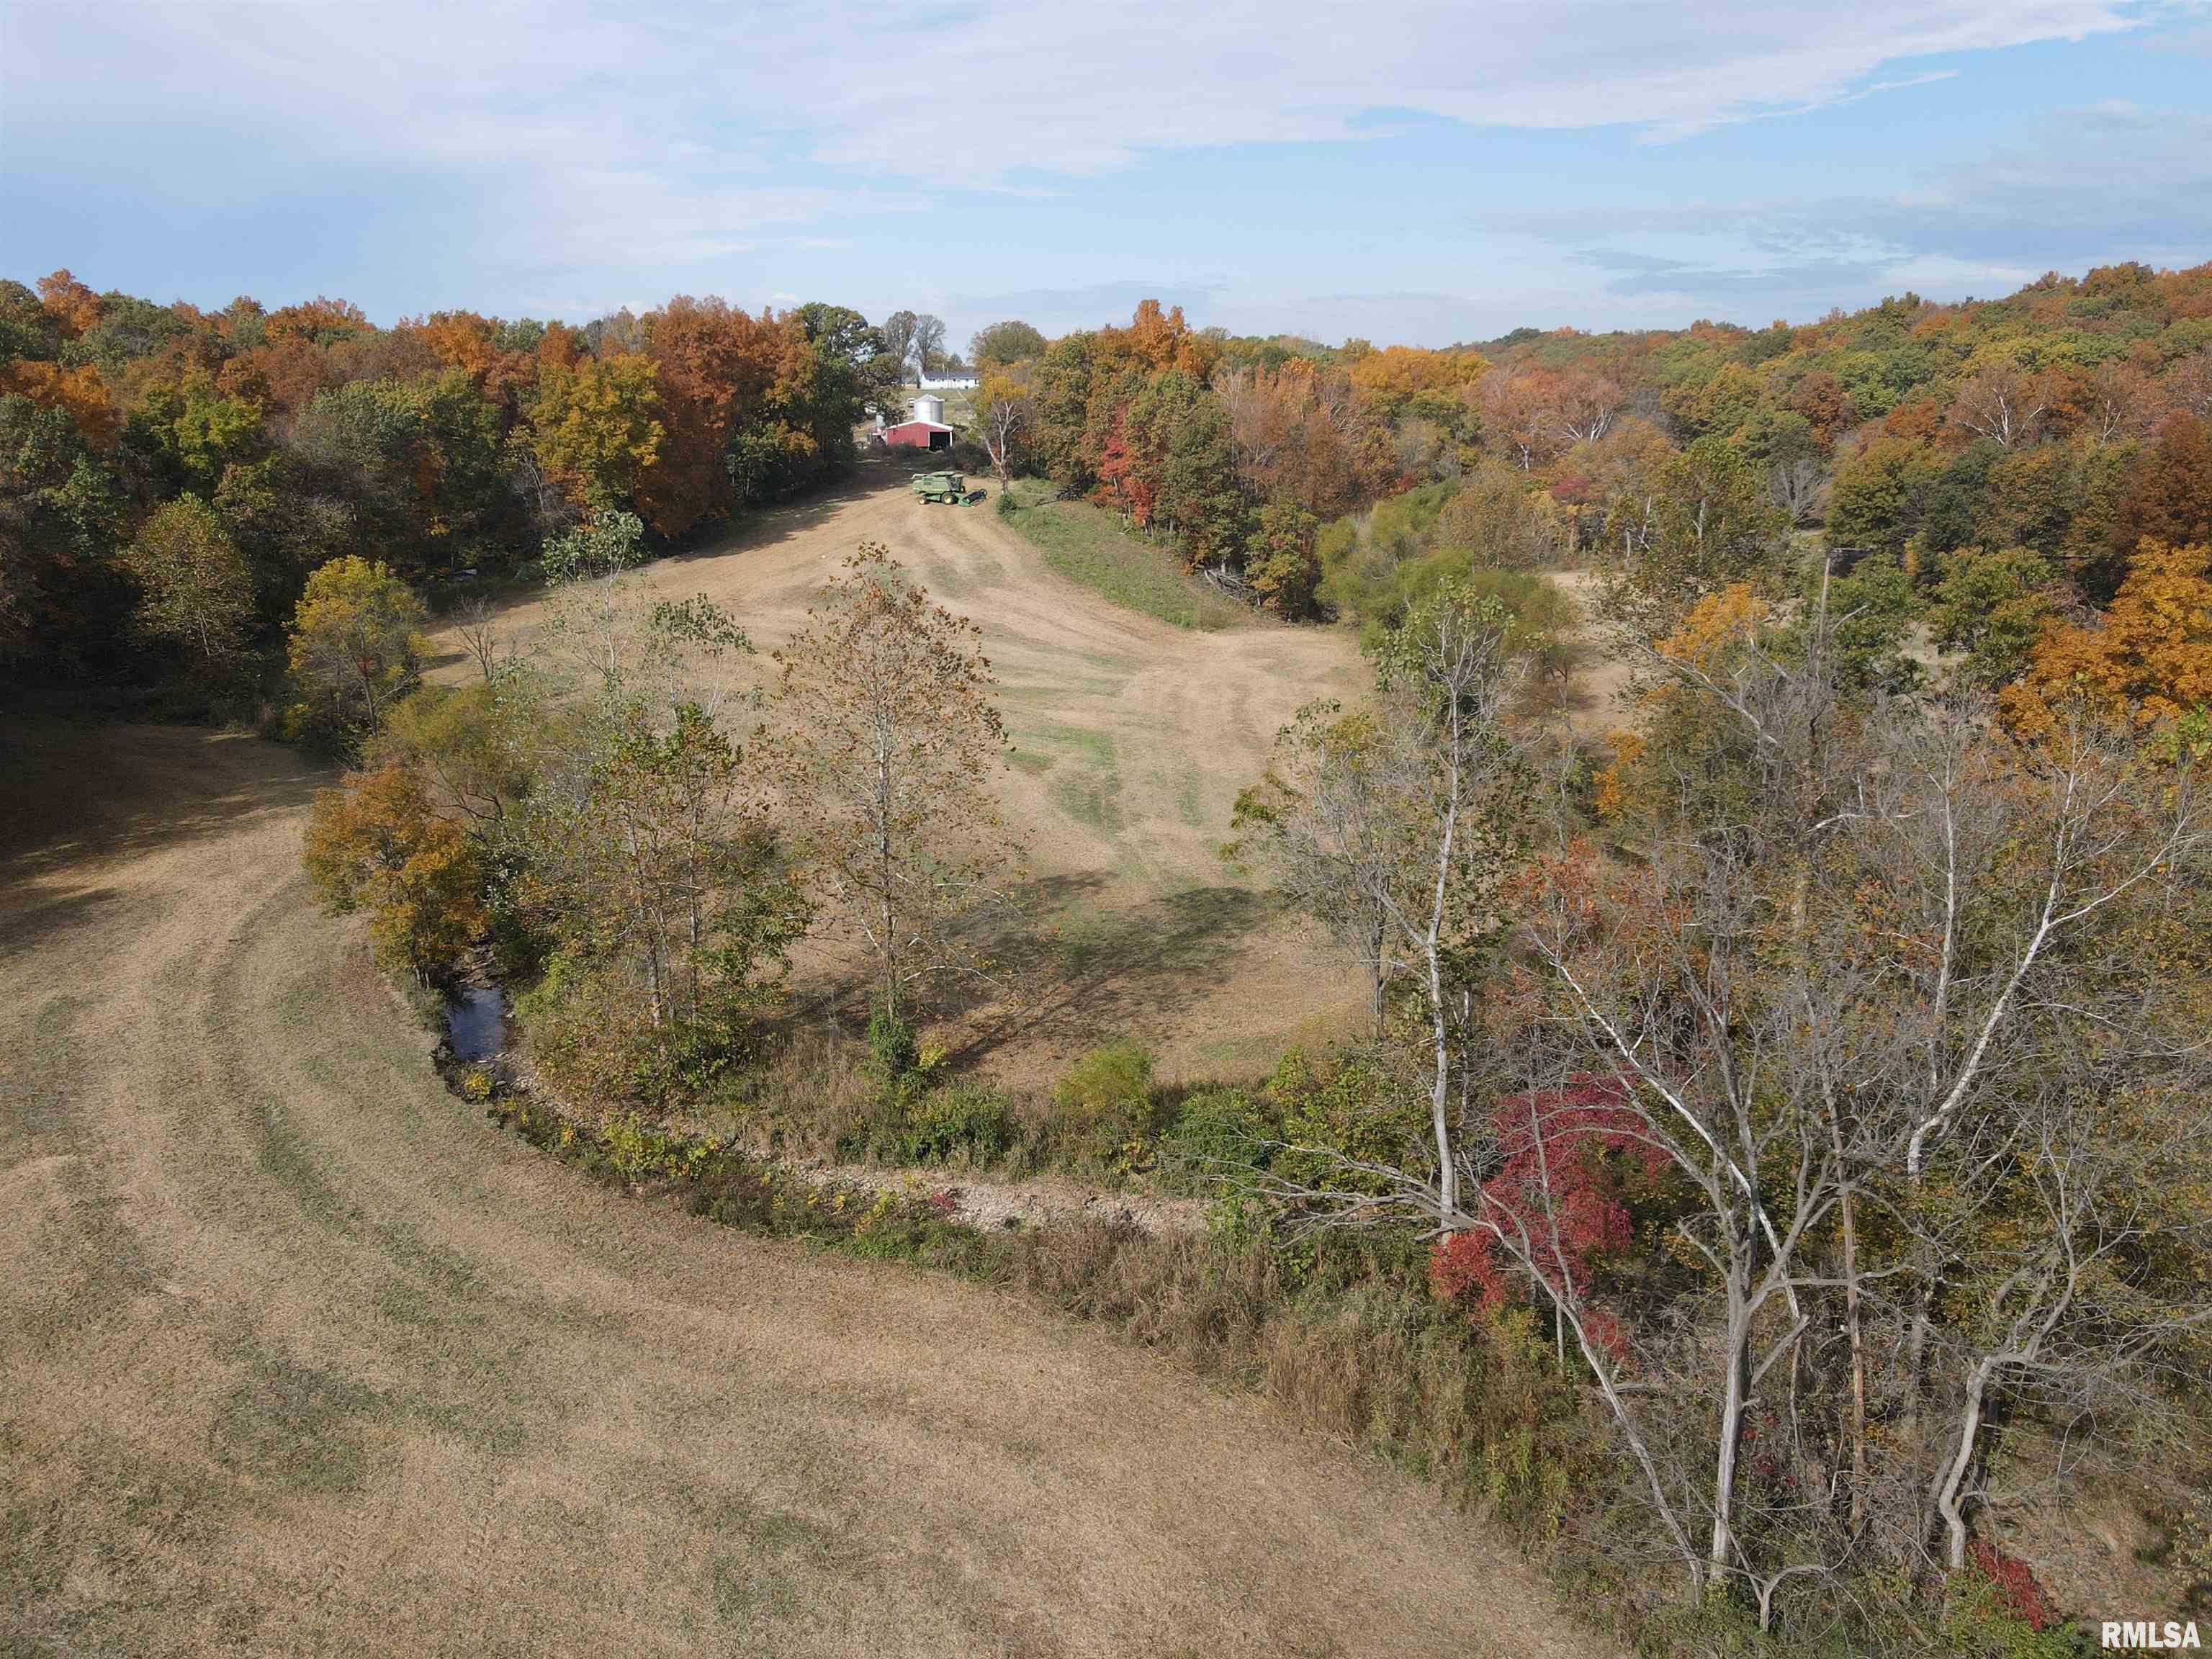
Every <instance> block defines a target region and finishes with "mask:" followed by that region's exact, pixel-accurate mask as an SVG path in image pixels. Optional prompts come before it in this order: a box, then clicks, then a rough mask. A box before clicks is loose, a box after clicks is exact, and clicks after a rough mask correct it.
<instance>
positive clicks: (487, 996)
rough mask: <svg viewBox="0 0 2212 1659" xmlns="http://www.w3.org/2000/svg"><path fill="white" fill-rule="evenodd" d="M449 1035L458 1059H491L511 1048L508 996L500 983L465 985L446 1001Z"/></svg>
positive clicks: (454, 1053) (447, 1031) (455, 1056)
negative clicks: (509, 1042) (508, 1036)
mask: <svg viewBox="0 0 2212 1659" xmlns="http://www.w3.org/2000/svg"><path fill="white" fill-rule="evenodd" d="M446 1035H447V1037H448V1038H449V1039H450V1040H451V1041H452V1042H453V1055H454V1058H456V1059H457V1060H489V1059H490V1058H491V1057H492V1056H493V1055H495V1054H498V1053H499V1052H500V1051H501V1049H502V1048H506V1047H507V999H506V997H505V996H503V995H502V994H501V992H500V988H499V987H497V986H496V985H465V986H463V987H461V988H460V989H459V991H458V992H457V993H455V994H453V996H450V997H448V998H447V1000H446Z"/></svg>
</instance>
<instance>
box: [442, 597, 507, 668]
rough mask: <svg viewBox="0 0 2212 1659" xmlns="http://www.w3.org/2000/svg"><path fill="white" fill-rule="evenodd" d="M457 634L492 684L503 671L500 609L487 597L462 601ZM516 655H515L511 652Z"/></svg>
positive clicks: (455, 629)
mask: <svg viewBox="0 0 2212 1659" xmlns="http://www.w3.org/2000/svg"><path fill="white" fill-rule="evenodd" d="M454 631H455V632H457V633H459V635H460V636H461V644H462V646H463V647H465V648H466V650H467V651H468V653H469V655H470V656H471V657H472V658H474V659H476V665H477V671H478V672H479V673H481V674H482V675H483V678H484V684H487V685H489V684H491V682H492V680H493V679H494V678H495V677H496V676H497V673H498V671H499V646H500V633H499V608H498V607H497V606H496V605H494V604H493V603H492V602H491V599H490V598H489V596H488V595H485V594H481V593H479V594H477V595H475V596H473V597H471V598H470V599H464V600H462V601H461V604H460V605H459V609H458V610H456V611H455V612H454ZM509 654H510V655H512V653H509Z"/></svg>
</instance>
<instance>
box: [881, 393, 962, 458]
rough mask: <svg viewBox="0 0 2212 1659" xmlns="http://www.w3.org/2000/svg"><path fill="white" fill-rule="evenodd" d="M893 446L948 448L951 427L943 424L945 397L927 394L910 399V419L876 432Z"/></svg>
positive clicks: (950, 445) (950, 443) (950, 440)
mask: <svg viewBox="0 0 2212 1659" xmlns="http://www.w3.org/2000/svg"><path fill="white" fill-rule="evenodd" d="M878 436H879V437H881V438H882V439H883V441H884V443H885V444H887V445H888V446H890V447H891V448H893V449H950V448H951V447H952V428H951V427H949V426H947V425H945V399H944V398H933V397H930V396H928V395H927V393H925V394H923V395H922V396H921V397H919V398H915V400H914V418H913V419H911V420H908V421H902V422H900V423H899V424H898V425H896V426H887V427H885V428H884V429H883V430H882V431H881V432H880V433H879V434H878Z"/></svg>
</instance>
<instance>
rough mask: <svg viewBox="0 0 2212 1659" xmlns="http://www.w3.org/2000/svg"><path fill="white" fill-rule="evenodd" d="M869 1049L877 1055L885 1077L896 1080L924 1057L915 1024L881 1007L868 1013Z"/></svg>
mask: <svg viewBox="0 0 2212 1659" xmlns="http://www.w3.org/2000/svg"><path fill="white" fill-rule="evenodd" d="M868 1052H869V1053H870V1054H873V1055H874V1056H875V1057H876V1066H877V1068H878V1070H880V1071H881V1072H882V1073H883V1074H884V1081H885V1082H887V1083H896V1082H897V1081H898V1080H899V1079H901V1078H902V1077H904V1076H905V1075H906V1074H907V1073H908V1072H911V1071H912V1070H914V1068H915V1062H916V1061H917V1060H920V1059H921V1043H920V1042H917V1041H916V1040H915V1034H914V1027H913V1026H911V1025H909V1024H907V1023H906V1022H905V1021H904V1020H902V1019H901V1018H898V1016H896V1014H887V1013H884V1012H881V1011H880V1010H878V1012H875V1013H872V1014H871V1015H869V1016H868Z"/></svg>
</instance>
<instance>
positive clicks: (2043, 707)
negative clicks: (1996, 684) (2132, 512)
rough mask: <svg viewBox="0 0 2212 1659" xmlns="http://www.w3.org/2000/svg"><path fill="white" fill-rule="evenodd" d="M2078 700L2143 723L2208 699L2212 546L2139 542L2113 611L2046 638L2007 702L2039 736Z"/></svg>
mask: <svg viewBox="0 0 2212 1659" xmlns="http://www.w3.org/2000/svg"><path fill="white" fill-rule="evenodd" d="M2075 697H2080V698H2086V699H2087V701H2088V702H2090V703H2091V704H2092V706H2093V707H2094V708H2097V709H2099V710H2100V711H2102V712H2107V713H2111V714H2120V715H2123V716H2124V717H2125V718H2127V719H2128V720H2132V721H2133V722H2134V723H2135V724H2136V725H2137V726H2152V725H2156V724H2158V723H2159V722H2160V721H2164V720H2175V719H2178V718H2179V717H2181V716H2182V715H2185V714H2191V713H2192V712H2194V711H2195V710H2197V709H2200V708H2205V707H2206V706H2208V705H2212V548H2208V547H2207V546H2206V545H2204V544H2203V543H2197V544H2192V545H2190V546H2186V547H2175V546H2172V545H2170V544H2167V543H2165V542H2158V541H2145V542H2144V543H2142V545H2141V546H2140V547H2138V548H2137V549H2136V556H2135V559H2134V561H2133V562H2132V564H2131V565H2130V569H2129V572H2128V577H2127V580H2125V581H2124V582H2123V583H2121V584H2120V591H2119V592H2118V594H2116V595H2114V597H2113V599H2112V606H2111V608H2110V609H2109V610H2108V611H2106V612H2105V614H2104V616H2103V617H2101V618H2100V619H2098V620H2097V621H2095V622H2093V623H2077V624H2075V625H2073V626H2069V627H2065V628H2057V629H2052V630H2051V632H2050V633H2048V634H2046V635H2044V637H2043V638H2042V640H2041V641H2039V642H2038V643H2037V645H2036V647H2035V649H2034V651H2033V654H2032V655H2031V657H2030V658H2029V660H2028V668H2027V675H2026V677H2025V678H2022V679H2021V682H2020V683H2019V684H2015V685H2011V686H2008V687H2007V688H2006V689H2005V691H2004V694H2003V697H2002V708H2003V711H2004V714H2005V718H2006V720H2007V721H2008V723H2009V724H2010V725H2011V726H2012V727H2013V728H2014V730H2015V731H2017V732H2021V733H2022V734H2023V735H2026V736H2031V737H2037V736H2043V735H2045V734H2047V733H2049V732H2051V731H2052V730H2053V729H2054V727H2055V726H2056V725H2057V709H2058V708H2059V706H2060V705H2062V704H2063V703H2064V702H2067V701H2069V699H2071V698H2075Z"/></svg>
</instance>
